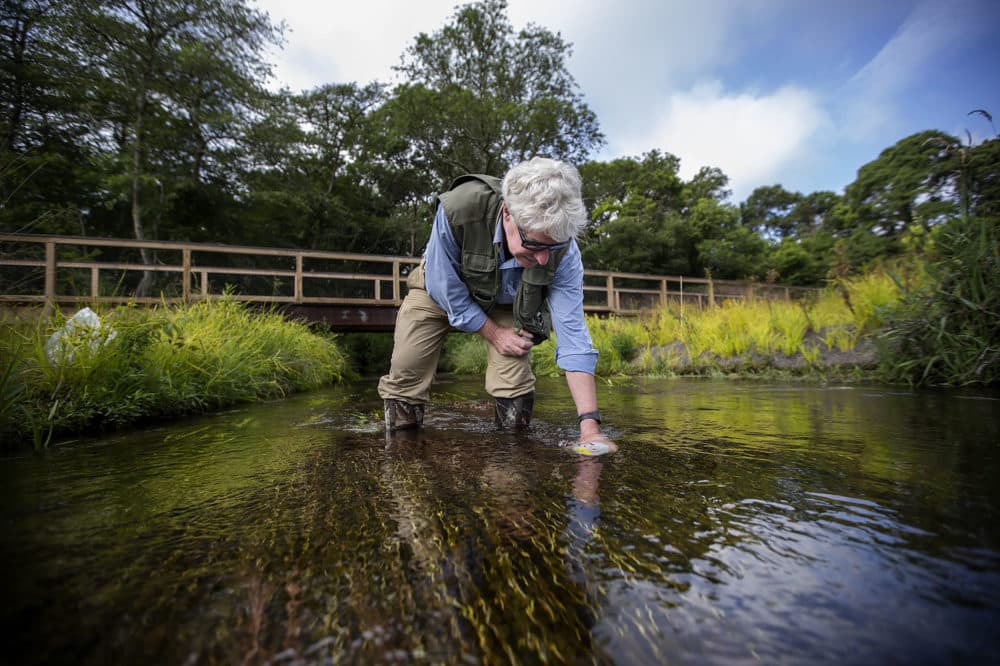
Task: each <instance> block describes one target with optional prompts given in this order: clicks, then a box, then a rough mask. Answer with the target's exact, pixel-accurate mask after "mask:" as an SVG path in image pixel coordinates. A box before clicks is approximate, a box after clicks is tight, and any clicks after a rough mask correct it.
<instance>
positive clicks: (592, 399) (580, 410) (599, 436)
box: [566, 371, 618, 453]
mask: <svg viewBox="0 0 1000 666" xmlns="http://www.w3.org/2000/svg"><path fill="white" fill-rule="evenodd" d="M566 385H567V386H568V387H569V393H570V395H571V396H573V403H574V404H575V405H576V413H577V414H586V413H587V412H593V411H596V410H597V383H596V382H595V381H594V375H592V374H589V373H586V372H574V371H568V372H566ZM598 441H600V442H604V443H605V444H607V445H608V448H609V449H611V453H614V452H615V451H617V450H618V446H617V445H616V444H615V443H614V442H612V441H611V440H610V439H608V437H607V436H606V435H605V434H604V433H603V432H601V424H600V423H598V422H597V421H595V420H593V419H584V420H583V421H581V422H580V442H581V443H584V444H588V443H590V442H598Z"/></svg>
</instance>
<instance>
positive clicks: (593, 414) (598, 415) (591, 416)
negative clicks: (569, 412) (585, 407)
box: [576, 409, 601, 425]
mask: <svg viewBox="0 0 1000 666" xmlns="http://www.w3.org/2000/svg"><path fill="white" fill-rule="evenodd" d="M585 419H594V420H595V421H597V425H601V413H600V412H599V411H598V410H596V409H595V410H594V411H592V412H584V413H583V414H580V415H579V416H578V417H576V422H577V423H583V422H584V420H585Z"/></svg>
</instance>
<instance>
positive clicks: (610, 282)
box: [604, 275, 615, 311]
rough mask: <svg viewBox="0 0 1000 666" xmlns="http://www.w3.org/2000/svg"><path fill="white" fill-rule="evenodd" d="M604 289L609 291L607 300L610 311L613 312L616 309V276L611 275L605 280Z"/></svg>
mask: <svg viewBox="0 0 1000 666" xmlns="http://www.w3.org/2000/svg"><path fill="white" fill-rule="evenodd" d="M604 288H605V289H607V291H608V298H607V301H608V309H609V310H612V311H613V310H614V309H615V276H614V275H609V276H608V279H607V280H605V285H604Z"/></svg>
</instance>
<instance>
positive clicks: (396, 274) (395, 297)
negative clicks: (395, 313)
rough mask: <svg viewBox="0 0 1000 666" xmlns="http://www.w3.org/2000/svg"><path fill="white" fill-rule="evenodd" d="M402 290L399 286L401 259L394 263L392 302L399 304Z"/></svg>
mask: <svg viewBox="0 0 1000 666" xmlns="http://www.w3.org/2000/svg"><path fill="white" fill-rule="evenodd" d="M401 291H402V289H401V288H400V285H399V259H396V260H395V261H393V262H392V302H393V303H399V301H400V293H401Z"/></svg>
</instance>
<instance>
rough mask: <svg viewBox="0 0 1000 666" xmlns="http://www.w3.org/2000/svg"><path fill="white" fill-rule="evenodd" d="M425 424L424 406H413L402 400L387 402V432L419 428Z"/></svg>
mask: <svg viewBox="0 0 1000 666" xmlns="http://www.w3.org/2000/svg"><path fill="white" fill-rule="evenodd" d="M423 422H424V406H423V405H411V404H410V403H408V402H403V401H402V400H392V399H389V400H386V401H385V429H386V432H396V431H397V430H409V429H411V428H417V427H419V426H421V425H422V424H423Z"/></svg>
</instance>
